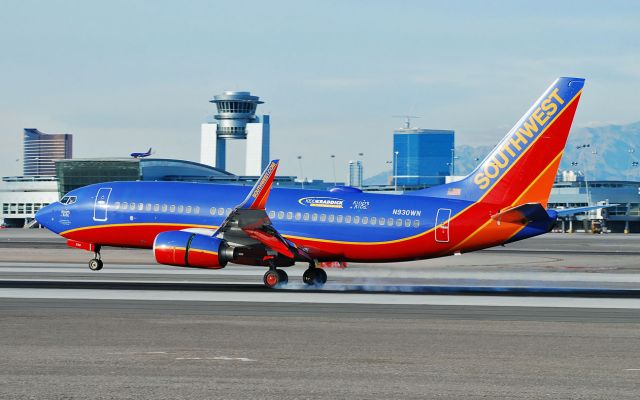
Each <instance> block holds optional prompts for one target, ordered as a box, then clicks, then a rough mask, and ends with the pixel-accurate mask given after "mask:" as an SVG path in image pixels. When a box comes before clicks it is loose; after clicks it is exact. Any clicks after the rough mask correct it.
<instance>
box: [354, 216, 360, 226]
mask: <svg viewBox="0 0 640 400" xmlns="http://www.w3.org/2000/svg"><path fill="white" fill-rule="evenodd" d="M353 223H354V224H359V223H360V217H359V216H357V215H356V216H355V217H353Z"/></svg>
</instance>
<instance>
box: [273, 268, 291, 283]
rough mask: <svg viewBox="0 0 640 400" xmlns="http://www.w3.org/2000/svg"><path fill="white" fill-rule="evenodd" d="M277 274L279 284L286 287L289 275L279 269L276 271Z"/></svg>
mask: <svg viewBox="0 0 640 400" xmlns="http://www.w3.org/2000/svg"><path fill="white" fill-rule="evenodd" d="M276 271H277V272H278V277H279V278H280V284H282V285H286V284H287V282H289V275H287V273H286V272H284V271H283V270H281V269H278V270H276Z"/></svg>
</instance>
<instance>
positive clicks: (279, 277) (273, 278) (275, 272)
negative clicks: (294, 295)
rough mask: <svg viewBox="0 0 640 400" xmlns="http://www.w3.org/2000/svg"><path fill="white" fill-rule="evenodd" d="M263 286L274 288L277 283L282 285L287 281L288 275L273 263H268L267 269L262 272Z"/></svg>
mask: <svg viewBox="0 0 640 400" xmlns="http://www.w3.org/2000/svg"><path fill="white" fill-rule="evenodd" d="M262 280H263V281H264V284H265V286H267V287H268V288H274V287H276V286H278V285H284V284H286V283H287V282H289V275H287V273H286V272H284V271H283V270H281V269H277V268H276V265H275V264H274V263H270V264H269V270H268V271H267V272H266V273H265V274H264V278H263V279H262Z"/></svg>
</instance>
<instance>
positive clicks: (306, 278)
mask: <svg viewBox="0 0 640 400" xmlns="http://www.w3.org/2000/svg"><path fill="white" fill-rule="evenodd" d="M302 282H304V283H305V284H307V285H309V286H311V285H315V283H316V269H315V268H309V269H307V270H306V271H304V273H303V274H302Z"/></svg>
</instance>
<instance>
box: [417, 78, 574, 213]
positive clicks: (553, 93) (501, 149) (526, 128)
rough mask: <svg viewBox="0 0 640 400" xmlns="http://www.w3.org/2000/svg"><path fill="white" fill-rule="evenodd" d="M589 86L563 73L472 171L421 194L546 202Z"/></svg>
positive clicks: (501, 201) (502, 201)
mask: <svg viewBox="0 0 640 400" xmlns="http://www.w3.org/2000/svg"><path fill="white" fill-rule="evenodd" d="M583 86H584V79H582V78H558V79H557V80H556V81H555V82H553V83H552V84H551V86H549V88H548V89H547V90H546V91H545V92H544V93H543V94H542V96H540V98H539V99H538V100H537V101H536V102H535V103H534V104H533V106H532V107H531V108H530V109H529V111H527V112H526V114H525V115H524V116H523V117H522V118H521V119H520V121H518V123H516V125H515V126H514V127H513V128H512V129H511V130H510V131H509V133H507V136H505V137H504V139H502V141H501V142H500V143H499V144H498V145H497V146H496V147H495V148H494V149H493V151H492V152H491V153H489V155H488V156H487V157H486V158H485V159H484V160H483V161H482V162H481V163H480V165H478V167H477V168H476V169H475V170H474V171H473V172H472V173H471V174H470V175H469V176H467V177H466V178H464V179H463V180H461V181H459V182H454V183H450V184H447V185H443V186H440V187H435V188H430V189H426V190H424V191H422V193H420V194H422V195H425V196H437V197H449V198H457V199H462V200H470V201H483V202H488V203H493V204H497V205H505V206H507V205H512V204H523V203H540V204H542V205H543V206H545V207H546V205H547V200H548V199H549V193H550V192H551V187H552V186H553V182H554V180H555V176H556V173H557V171H558V166H559V165H560V159H561V158H562V153H563V151H564V147H565V144H566V142H567V137H568V136H569V130H570V129H571V123H572V122H573V116H574V114H575V112H576V108H577V107H578V101H579V100H580V95H581V94H582V87H583Z"/></svg>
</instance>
